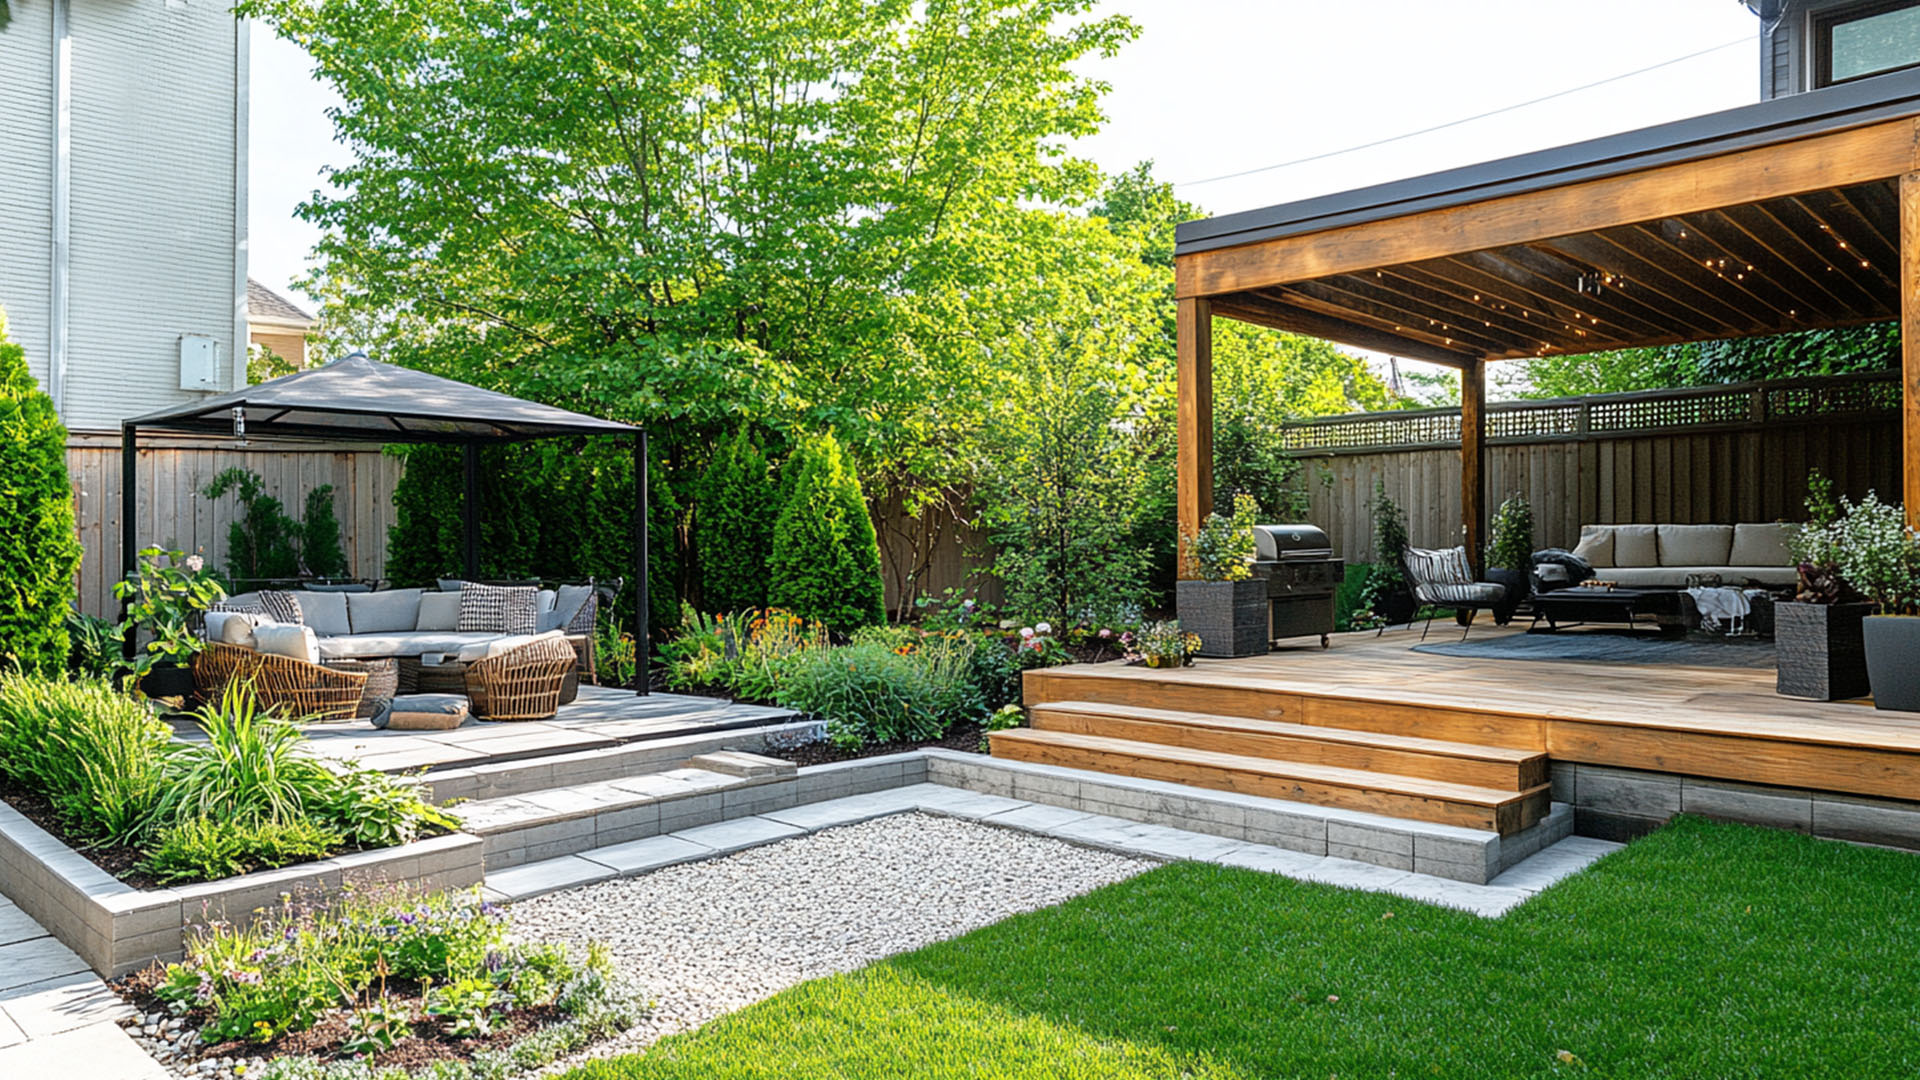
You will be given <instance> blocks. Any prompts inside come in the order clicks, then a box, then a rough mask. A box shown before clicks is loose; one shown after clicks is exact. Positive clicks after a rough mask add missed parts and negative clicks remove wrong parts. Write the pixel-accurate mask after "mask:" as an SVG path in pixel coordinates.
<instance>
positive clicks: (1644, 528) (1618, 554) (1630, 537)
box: [1613, 525, 1660, 566]
mask: <svg viewBox="0 0 1920 1080" xmlns="http://www.w3.org/2000/svg"><path fill="white" fill-rule="evenodd" d="M1658 536H1659V530H1658V529H1657V528H1656V527H1655V526H1652V525H1615V526H1614V527H1613V565H1615V566H1659V565H1660V543H1659V540H1658V539H1657V537H1658Z"/></svg>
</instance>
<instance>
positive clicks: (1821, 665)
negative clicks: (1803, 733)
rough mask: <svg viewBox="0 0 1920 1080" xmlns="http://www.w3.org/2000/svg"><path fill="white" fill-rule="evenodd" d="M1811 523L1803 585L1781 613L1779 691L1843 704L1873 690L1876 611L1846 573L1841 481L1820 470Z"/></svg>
mask: <svg viewBox="0 0 1920 1080" xmlns="http://www.w3.org/2000/svg"><path fill="white" fill-rule="evenodd" d="M1806 507H1807V523H1806V524H1805V525H1804V526H1802V527H1801V529H1800V533H1799V535H1798V536H1796V537H1794V541H1793V555H1794V561H1795V562H1796V563H1797V564H1798V566H1799V575H1798V576H1799V586H1798V588H1797V589H1796V590H1795V592H1794V597H1793V599H1792V600H1791V601H1783V602H1781V603H1778V604H1775V605H1774V608H1773V639H1774V644H1775V647H1776V650H1777V652H1778V660H1777V661H1776V667H1777V669H1778V674H1777V677H1776V680H1775V684H1774V687H1775V689H1776V690H1777V691H1778V692H1779V693H1781V694H1783V695H1786V696H1788V697H1802V698H1812V699H1813V700H1815V701H1842V700H1845V699H1847V698H1857V697H1864V696H1866V694H1867V693H1868V692H1869V689H1870V685H1869V683H1868V680H1867V653H1866V642H1865V632H1864V629H1863V622H1864V620H1865V619H1866V617H1867V616H1868V615H1869V614H1871V613H1872V611H1873V605H1872V604H1865V603H1861V602H1859V601H1860V597H1859V594H1858V593H1856V592H1854V591H1853V589H1852V588H1851V587H1850V586H1849V585H1848V584H1847V582H1846V580H1845V579H1844V578H1843V577H1842V576H1841V573H1840V561H1841V547H1842V545H1843V543H1844V540H1845V537H1844V536H1843V535H1842V531H1841V529H1840V527H1839V521H1840V504H1839V502H1838V500H1836V499H1835V498H1834V495H1833V482H1832V481H1830V480H1828V479H1827V478H1826V477H1825V476H1823V475H1821V474H1820V473H1819V472H1818V471H1816V472H1814V473H1812V474H1811V475H1809V476H1808V477H1807V501H1806Z"/></svg>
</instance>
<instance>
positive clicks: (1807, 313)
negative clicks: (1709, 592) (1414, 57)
mask: <svg viewBox="0 0 1920 1080" xmlns="http://www.w3.org/2000/svg"><path fill="white" fill-rule="evenodd" d="M1178 239H1179V244H1178V247H1177V249H1176V254H1175V260H1174V265H1175V274H1176V280H1177V291H1178V297H1179V392H1180V398H1179V438H1180V458H1179V492H1178V501H1179V516H1180V532H1181V536H1182V537H1183V540H1182V549H1183V557H1182V559H1181V573H1182V576H1190V573H1191V570H1192V566H1191V563H1190V561H1189V560H1188V559H1187V558H1185V557H1184V544H1185V541H1184V538H1185V537H1186V536H1188V535H1191V534H1192V532H1193V530H1194V529H1196V528H1197V527H1198V526H1199V524H1200V523H1201V522H1202V521H1203V520H1204V519H1205V517H1206V515H1207V514H1208V513H1209V512H1210V511H1211V509H1212V496H1213V356H1212V351H1213V320H1214V318H1215V317H1216V316H1219V317H1224V318H1230V319H1238V320H1240V321H1242V322H1247V323H1254V324H1257V325H1260V326H1267V327H1272V328H1275V329H1280V330H1288V331H1292V332H1295V333H1301V334H1307V335H1311V336H1314V337H1319V338H1325V339H1327V340H1330V341H1335V342H1340V343H1342V344H1347V345H1352V346H1356V347H1359V348H1364V349H1369V350H1375V351H1378V352H1384V353H1389V354H1392V355H1395V356H1400V357H1408V358H1412V359H1418V360H1426V361H1430V362H1434V363H1439V364H1445V365H1447V366H1449V367H1453V368H1457V369H1458V370H1459V371H1460V374H1461V395H1460V399H1461V439H1460V464H1461V469H1460V482H1461V496H1462V498H1461V503H1462V507H1463V514H1462V516H1463V517H1464V519H1465V520H1464V521H1463V522H1462V524H1463V526H1464V528H1463V537H1464V542H1465V544H1466V548H1467V552H1468V553H1469V556H1470V557H1471V558H1472V559H1473V560H1474V562H1475V565H1476V566H1477V565H1478V563H1479V560H1480V558H1481V553H1482V551H1483V549H1484V547H1485V544H1484V529H1485V523H1486V519H1487V498H1486V477H1485V458H1486V367H1487V364H1488V363H1489V362H1491V361H1494V360H1501V359H1511V358H1517V357H1530V356H1543V355H1560V354H1572V353H1585V352H1593V351H1596V350H1602V349H1619V348H1628V347H1635V346H1647V345H1665V344H1674V343H1679V342H1688V341H1706V340H1715V339H1725V338H1739V337H1748V336H1753V335H1761V334H1776V333H1781V332H1784V331H1791V330H1811V329H1820V328H1830V327H1842V326H1852V325H1858V324H1862V323H1871V322H1884V321H1887V320H1891V319H1898V320H1900V324H1901V330H1902V334H1901V340H1902V343H1903V368H1904V377H1903V389H1904V417H1905V419H1904V431H1905V436H1904V453H1903V461H1904V465H1905V468H1904V469H1903V476H1904V484H1903V486H1904V493H1903V494H1904V498H1905V503H1906V509H1907V517H1908V521H1909V522H1910V523H1912V524H1915V525H1917V526H1920V70H1914V71H1904V72H1898V73H1894V74H1890V75H1884V76H1880V77H1878V78H1873V79H1866V80H1862V81H1859V82H1855V83H1849V84H1846V85H1843V86H1837V87H1832V88H1829V89H1824V90H1817V91H1813V92H1810V93H1806V94H1798V95H1794V96H1792V97H1786V98H1780V99H1776V100H1773V101H1767V102H1762V103H1760V104H1758V105H1751V106H1746V107H1743V108H1739V109H1731V110H1728V111H1725V112H1720V113H1713V114H1710V115H1707V116H1701V117H1695V118H1693V119H1690V120H1684V121H1680V122H1678V123H1672V124H1664V125H1661V126H1658V127H1651V128H1645V129H1642V130H1639V131H1633V132H1628V133H1625V134H1621V135H1615V136H1609V137H1607V138H1603V139H1595V140H1592V141H1589V142H1583V143H1577V144H1574V145H1571V146H1565V147H1560V148H1557V149H1553V150H1546V151H1541V152H1538V153H1532V154H1525V155H1522V156H1519V157H1513V158H1507V159H1503V160H1499V161H1494V162H1489V163H1486V164H1483V165H1477V166H1473V167H1470V168H1464V169H1455V170H1451V171H1448V172H1441V173H1435V174H1432V175H1429V176H1423V177H1417V178H1415V179H1411V180H1404V181H1396V182H1394V183H1390V184H1383V185H1379V186H1375V187H1369V188H1362V189H1359V190H1355V191H1350V192H1346V193H1342V194H1338V195H1332V196H1327V197H1324V198H1317V199H1310V200H1306V201H1303V202H1296V203H1288V204H1284V205H1280V206H1273V207H1268V208H1266V209H1262V210H1252V211H1247V212H1245V213H1239V214H1230V215H1225V216H1222V217H1217V218H1209V219H1205V220H1202V221H1194V222H1188V223H1186V224H1184V225H1182V226H1180V229H1179V235H1178Z"/></svg>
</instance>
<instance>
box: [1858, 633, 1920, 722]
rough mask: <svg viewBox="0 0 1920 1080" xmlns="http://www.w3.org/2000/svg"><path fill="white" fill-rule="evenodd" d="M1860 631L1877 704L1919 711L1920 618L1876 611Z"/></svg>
mask: <svg viewBox="0 0 1920 1080" xmlns="http://www.w3.org/2000/svg"><path fill="white" fill-rule="evenodd" d="M1861 631H1862V635H1863V638H1864V640H1865V644H1866V647H1867V676H1868V679H1869V681H1870V682H1871V683H1872V684H1873V705H1874V708H1877V709H1890V710H1893V711H1895V712H1920V618H1914V617H1912V616H1903V615H1874V616H1872V617H1870V618H1868V619H1867V620H1866V621H1865V622H1864V623H1862V625H1861Z"/></svg>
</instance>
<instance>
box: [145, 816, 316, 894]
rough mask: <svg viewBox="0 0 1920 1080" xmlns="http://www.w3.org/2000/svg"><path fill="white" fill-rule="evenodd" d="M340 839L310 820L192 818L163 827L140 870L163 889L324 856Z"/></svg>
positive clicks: (270, 868)
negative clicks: (176, 883)
mask: <svg viewBox="0 0 1920 1080" xmlns="http://www.w3.org/2000/svg"><path fill="white" fill-rule="evenodd" d="M341 841H342V837H341V835H340V834H339V833H337V832H334V831H332V830H330V829H327V828H325V827H323V826H321V825H318V824H315V823H313V822H310V821H289V822H280V821H253V822H231V821H212V820H208V819H206V818H193V819H190V820H187V821H182V822H180V823H178V824H175V825H169V826H167V827H166V828H163V829H161V830H160V832H159V835H158V837H157V839H156V840H155V842H154V844H153V846H152V847H150V848H149V849H148V850H147V855H146V858H145V859H143V860H142V861H141V863H140V869H141V871H142V872H144V873H145V874H147V875H148V876H149V877H151V878H153V879H154V880H155V881H158V882H160V883H161V884H163V885H167V884H172V883H175V882H190V881H217V880H219V879H220V878H225V877H233V876H235V875H237V874H247V873H252V872H253V871H255V870H272V869H275V868H278V867H282V866H290V865H292V864H294V863H298V862H307V861H309V860H312V859H320V858H325V857H326V856H327V855H329V854H331V853H332V852H333V851H335V850H336V849H338V848H339V846H340V844H341Z"/></svg>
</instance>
